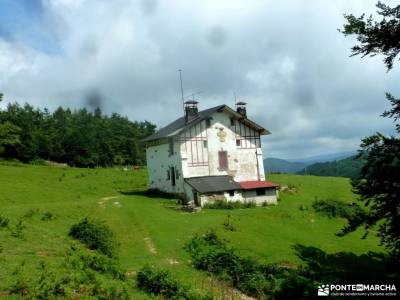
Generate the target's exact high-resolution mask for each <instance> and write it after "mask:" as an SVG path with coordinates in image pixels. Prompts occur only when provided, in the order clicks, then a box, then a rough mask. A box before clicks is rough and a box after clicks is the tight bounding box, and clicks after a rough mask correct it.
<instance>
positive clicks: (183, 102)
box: [178, 69, 185, 113]
mask: <svg viewBox="0 0 400 300" xmlns="http://www.w3.org/2000/svg"><path fill="white" fill-rule="evenodd" d="M178 71H179V79H180V80H181V95H182V109H183V113H185V99H184V98H183V84H182V70H181V69H179V70H178Z"/></svg>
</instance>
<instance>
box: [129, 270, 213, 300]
mask: <svg viewBox="0 0 400 300" xmlns="http://www.w3.org/2000/svg"><path fill="white" fill-rule="evenodd" d="M136 285H137V287H138V288H139V289H141V290H143V291H145V292H147V293H149V294H152V295H155V296H160V297H161V299H188V300H211V299H213V297H211V296H209V295H200V294H198V293H196V292H193V291H190V290H189V288H188V287H186V286H183V285H182V284H181V283H179V282H178V281H177V280H176V279H175V278H173V276H172V275H171V273H170V272H169V271H167V270H164V269H156V268H152V267H149V266H145V267H143V268H142V269H141V270H139V272H138V273H137V277H136Z"/></svg>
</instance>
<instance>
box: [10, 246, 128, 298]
mask: <svg viewBox="0 0 400 300" xmlns="http://www.w3.org/2000/svg"><path fill="white" fill-rule="evenodd" d="M28 272H32V270H27V269H26V267H25V262H22V264H20V265H19V266H18V268H17V269H16V270H15V272H14V273H13V274H12V276H13V278H12V279H13V282H12V284H11V286H10V288H9V292H10V294H12V295H20V296H22V297H23V298H24V299H55V298H60V299H87V298H90V299H92V298H95V299H104V300H105V299H130V297H129V289H130V288H132V287H133V285H132V284H130V283H129V281H128V278H126V277H125V272H124V271H123V270H121V269H120V268H119V266H118V264H117V262H116V260H115V259H112V258H109V257H107V256H105V255H102V254H100V253H95V252H93V251H90V250H87V249H80V248H79V245H72V247H71V249H70V250H69V251H68V252H67V255H66V257H65V259H64V261H63V262H62V264H61V265H59V266H58V268H57V272H54V271H53V269H51V268H49V266H48V265H47V264H46V263H45V262H43V261H41V262H39V264H38V265H37V268H36V270H35V271H34V272H35V273H37V275H38V276H36V277H32V276H27V273H28ZM33 278H35V279H33Z"/></svg>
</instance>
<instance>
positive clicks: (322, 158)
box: [264, 151, 356, 177]
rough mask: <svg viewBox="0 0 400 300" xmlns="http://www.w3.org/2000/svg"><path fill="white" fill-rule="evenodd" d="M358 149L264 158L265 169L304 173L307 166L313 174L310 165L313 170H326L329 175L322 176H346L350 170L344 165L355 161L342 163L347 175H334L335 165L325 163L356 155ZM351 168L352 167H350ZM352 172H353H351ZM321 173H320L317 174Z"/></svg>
mask: <svg viewBox="0 0 400 300" xmlns="http://www.w3.org/2000/svg"><path fill="white" fill-rule="evenodd" d="M355 154H356V151H347V152H338V153H331V154H324V155H318V156H312V157H306V158H298V159H281V158H274V157H268V158H266V159H264V170H265V172H266V173H292V174H295V173H297V174H304V173H305V168H307V173H309V174H311V173H310V171H309V166H313V167H312V170H313V172H318V173H324V172H326V173H327V174H329V175H323V174H321V176H343V177H348V176H346V175H347V174H348V172H350V170H348V169H347V168H345V167H344V164H350V165H352V166H353V165H354V163H352V162H349V161H345V162H343V163H340V167H339V168H340V170H343V169H346V170H347V171H346V172H344V174H345V175H332V174H336V173H335V172H334V171H333V169H332V168H334V167H333V166H331V165H329V166H325V165H324V164H325V163H327V162H335V161H339V160H342V159H346V158H348V157H351V156H354V155H355ZM320 164H322V166H320ZM314 165H317V166H314ZM322 168H327V170H326V171H322ZM349 168H350V167H349ZM342 173H343V172H342V171H340V172H338V174H342ZM350 173H351V174H352V172H350ZM315 175H319V174H315Z"/></svg>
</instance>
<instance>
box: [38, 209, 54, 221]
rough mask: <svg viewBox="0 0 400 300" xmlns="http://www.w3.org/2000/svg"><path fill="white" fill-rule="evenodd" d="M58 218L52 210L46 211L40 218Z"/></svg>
mask: <svg viewBox="0 0 400 300" xmlns="http://www.w3.org/2000/svg"><path fill="white" fill-rule="evenodd" d="M55 219H57V216H56V215H54V214H53V213H52V212H49V211H46V212H45V213H44V214H43V216H42V217H41V218H40V220H42V221H51V220H55Z"/></svg>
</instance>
